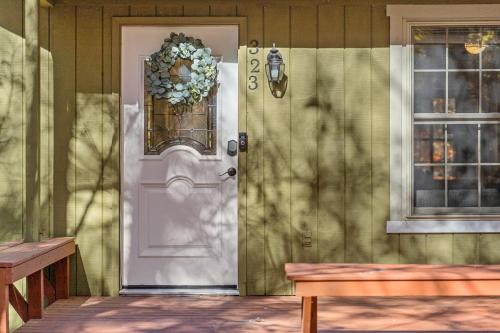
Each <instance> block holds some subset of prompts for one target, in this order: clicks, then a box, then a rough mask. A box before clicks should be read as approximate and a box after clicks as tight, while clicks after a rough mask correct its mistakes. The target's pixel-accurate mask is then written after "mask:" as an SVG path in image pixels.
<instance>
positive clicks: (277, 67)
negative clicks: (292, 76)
mask: <svg viewBox="0 0 500 333" xmlns="http://www.w3.org/2000/svg"><path fill="white" fill-rule="evenodd" d="M266 76H267V81H268V83H269V89H270V90H271V93H272V94H273V96H274V97H276V98H283V96H284V95H285V91H286V87H287V83H288V77H287V76H286V75H285V64H284V63H283V56H282V55H281V53H280V51H279V50H278V49H277V48H276V44H275V43H273V48H272V49H271V50H270V51H269V54H268V55H267V64H266Z"/></svg>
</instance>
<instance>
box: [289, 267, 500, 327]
mask: <svg viewBox="0 0 500 333" xmlns="http://www.w3.org/2000/svg"><path fill="white" fill-rule="evenodd" d="M285 272H286V276H287V278H288V279H289V280H292V281H294V282H295V294H296V295H297V296H301V297H302V332H304V333H306V332H307V333H309V332H316V331H317V307H318V303H317V298H318V296H388V297H389V296H500V265H464V266H458V265H378V264H286V265H285Z"/></svg>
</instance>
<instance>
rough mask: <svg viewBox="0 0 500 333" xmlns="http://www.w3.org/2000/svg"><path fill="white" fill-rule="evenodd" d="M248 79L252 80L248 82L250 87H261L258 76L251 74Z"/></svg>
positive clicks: (251, 88)
mask: <svg viewBox="0 0 500 333" xmlns="http://www.w3.org/2000/svg"><path fill="white" fill-rule="evenodd" d="M248 80H249V81H250V83H249V84H248V89H250V90H255V89H257V88H258V87H259V84H258V83H257V76H255V75H250V76H249V77H248Z"/></svg>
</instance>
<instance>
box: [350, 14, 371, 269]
mask: <svg viewBox="0 0 500 333" xmlns="http://www.w3.org/2000/svg"><path fill="white" fill-rule="evenodd" d="M345 26H346V29H345V47H346V49H345V103H346V104H345V125H344V132H345V154H346V157H345V158H346V159H345V184H346V188H345V226H346V230H345V232H346V235H345V237H346V243H345V247H346V253H345V256H346V261H348V262H369V261H370V260H371V259H372V174H371V162H372V161H371V159H372V149H371V144H372V142H371V125H372V124H371V50H370V47H371V7H370V6H346V8H345Z"/></svg>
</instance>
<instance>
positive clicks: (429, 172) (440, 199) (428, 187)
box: [414, 166, 445, 207]
mask: <svg viewBox="0 0 500 333" xmlns="http://www.w3.org/2000/svg"><path fill="white" fill-rule="evenodd" d="M444 177H445V172H444V168H443V167H436V166H417V167H415V169H414V179H415V207H444V205H445V193H444Z"/></svg>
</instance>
